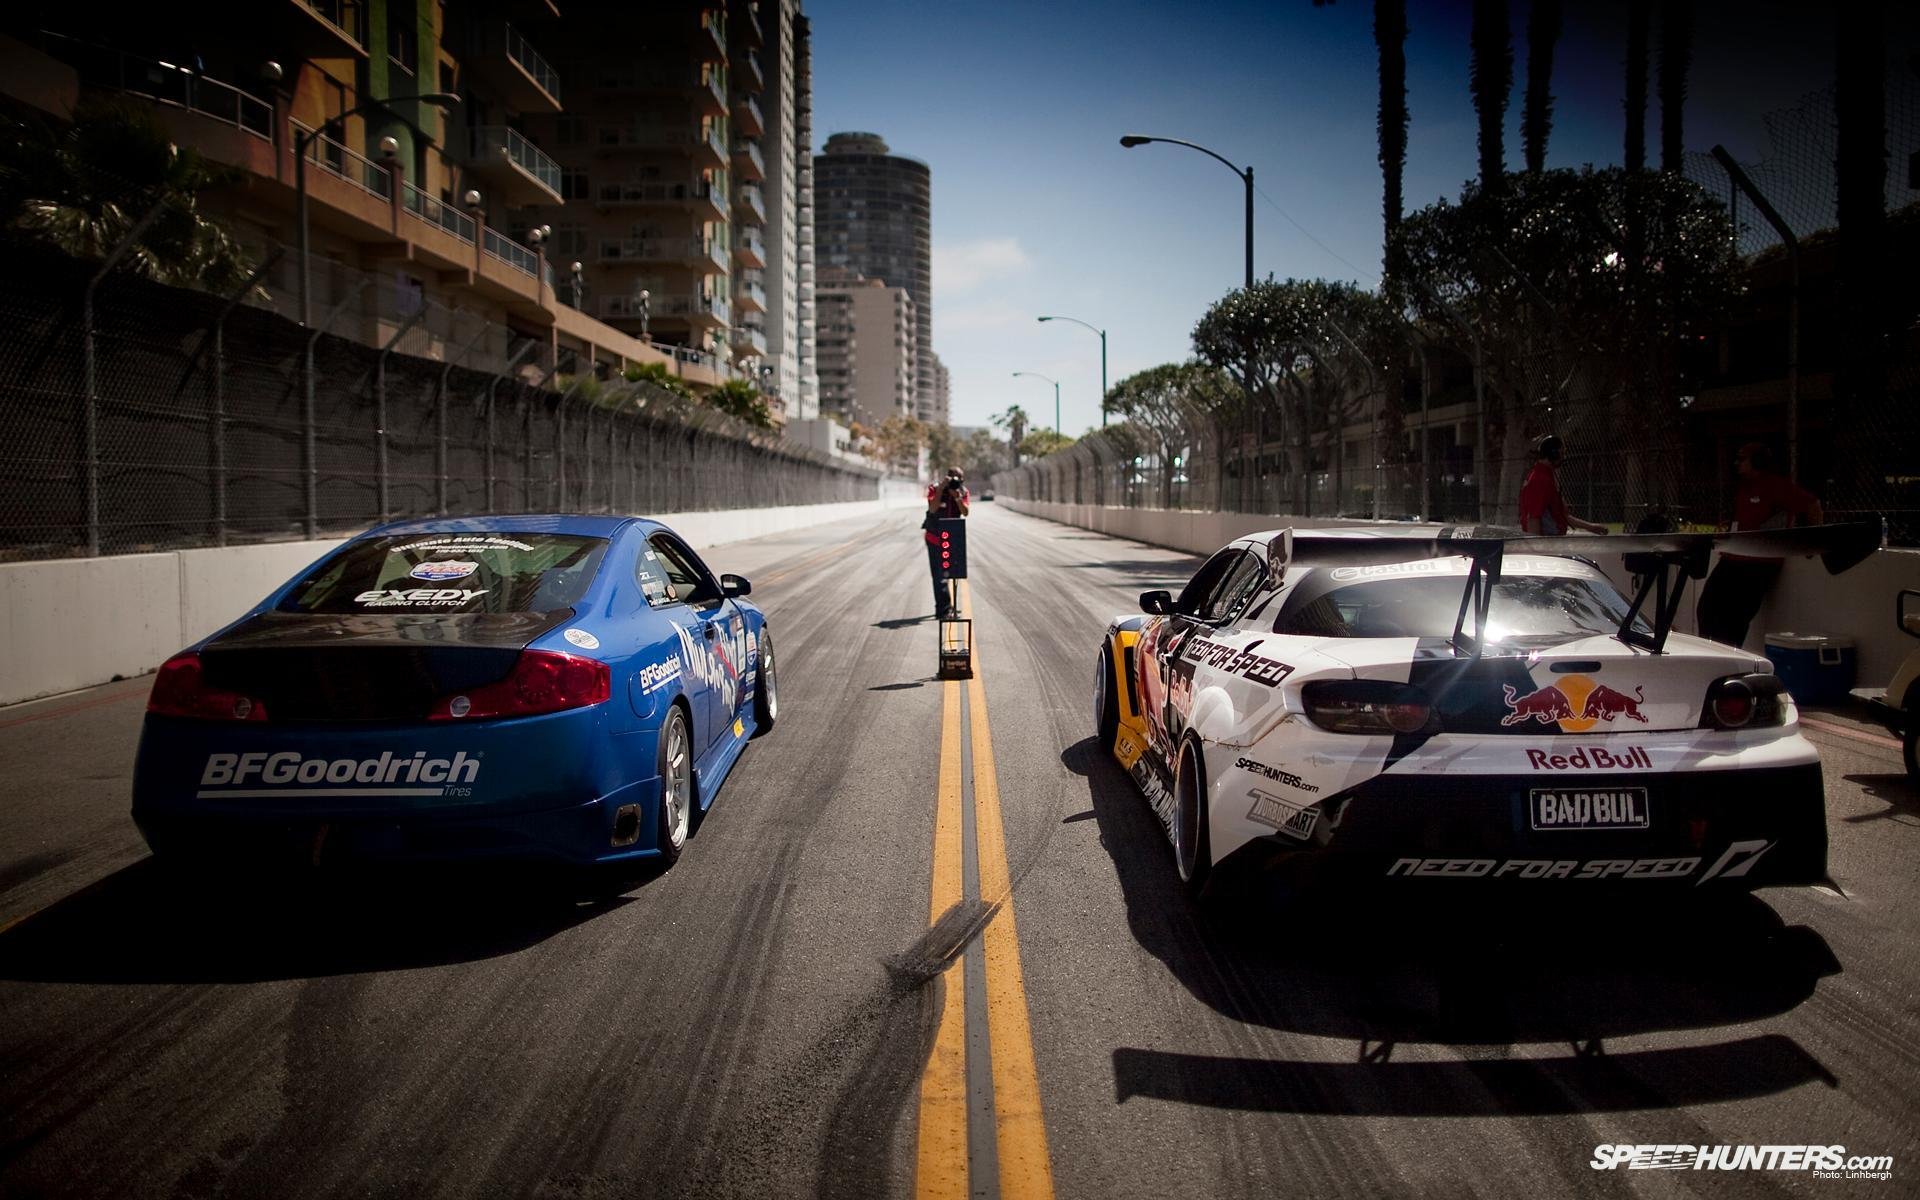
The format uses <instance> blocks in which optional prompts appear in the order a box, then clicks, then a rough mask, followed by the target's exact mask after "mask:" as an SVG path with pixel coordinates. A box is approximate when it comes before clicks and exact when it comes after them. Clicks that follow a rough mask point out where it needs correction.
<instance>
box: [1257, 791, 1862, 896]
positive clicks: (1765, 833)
mask: <svg viewBox="0 0 1920 1200" xmlns="http://www.w3.org/2000/svg"><path fill="white" fill-rule="evenodd" d="M1545 792H1552V793H1562V794H1564V795H1565V796H1566V799H1567V800H1568V801H1569V802H1573V803H1579V802H1578V801H1577V798H1578V797H1579V796H1582V795H1586V796H1595V795H1606V796H1609V797H1614V798H1617V797H1619V796H1620V794H1621V793H1623V792H1629V793H1631V794H1630V796H1629V797H1628V798H1627V799H1626V800H1625V801H1624V802H1622V801H1618V800H1617V799H1610V800H1609V801H1608V803H1609V804H1612V805H1615V807H1616V811H1617V813H1625V814H1626V816H1625V817H1624V818H1623V819H1617V820H1616V821H1615V823H1616V824H1619V825H1626V824H1628V823H1629V822H1633V823H1635V827H1631V828H1627V827H1617V828H1596V827H1590V826H1582V825H1579V824H1574V825H1571V826H1561V827H1548V828H1537V827H1536V826H1537V825H1538V824H1539V814H1538V812H1537V811H1536V809H1537V806H1538V805H1539V804H1540V803H1541V802H1542V795H1541V794H1542V793H1545ZM1549 799H1550V797H1549ZM1301 824H1305V822H1304V820H1303V821H1302V822H1301ZM1242 856H1244V857H1245V858H1247V859H1249V860H1255V861H1261V862H1264V863H1266V864H1267V865H1272V866H1280V867H1284V868H1286V869H1289V870H1298V871H1306V872H1310V873H1312V874H1314V875H1316V876H1324V877H1328V878H1330V879H1340V880H1344V881H1352V882H1359V881H1368V880H1371V881H1376V882H1381V883H1389V884H1392V885H1401V884H1414V883H1421V884H1426V883H1431V884H1436V885H1447V886H1454V887H1467V886H1472V885H1492V884H1501V885H1512V886H1513V887H1516V888H1520V889H1528V888H1532V889H1544V888H1547V887H1550V886H1552V885H1554V884H1568V885H1575V886H1602V885H1614V884H1617V885H1621V886H1626V887H1633V888H1654V887H1660V886H1668V887H1671V886H1682V887H1687V888H1696V887H1701V886H1703V885H1705V886H1708V887H1710V888H1712V889H1713V890H1716V891H1720V890H1745V889H1751V888H1755V887H1766V886H1772V885H1777V884H1806V883H1818V882H1821V881H1822V880H1824V879H1825V878H1826V874H1827V828H1826V802H1825V792H1824V789H1823V786H1822V779H1821V773H1820V765H1819V764H1818V763H1800V764H1794V765H1788V766H1777V767H1765V768H1755V769H1746V770H1721V771H1701V772H1669V773H1648V774H1645V775H1636V776H1632V777H1630V778H1625V779H1623V778H1622V777H1620V776H1619V775H1606V776H1599V777H1586V778H1581V777H1578V776H1575V777H1565V776H1556V777H1553V778H1551V779H1543V778H1542V777H1541V776H1540V775H1467V776H1447V775H1402V774H1386V775H1381V776H1378V777H1376V778H1374V779H1372V780H1370V781H1368V782H1366V783H1363V784H1361V785H1359V786H1357V787H1355V788H1352V789H1351V790H1349V791H1347V792H1345V793H1342V794H1341V795H1339V796H1335V797H1332V798H1330V799H1329V800H1328V801H1327V802H1326V803H1325V804H1324V805H1321V806H1320V811H1319V815H1318V818H1317V820H1315V821H1314V822H1313V824H1312V827H1311V829H1310V831H1309V832H1308V834H1307V836H1305V837H1303V836H1301V831H1300V829H1299V828H1298V826H1296V827H1295V828H1294V830H1293V832H1292V833H1291V834H1289V833H1274V832H1265V833H1263V836H1261V837H1260V839H1259V840H1258V841H1256V842H1252V843H1249V844H1248V845H1247V846H1245V847H1244V848H1243V849H1242V850H1241V851H1240V852H1239V854H1238V855H1236V857H1242Z"/></svg>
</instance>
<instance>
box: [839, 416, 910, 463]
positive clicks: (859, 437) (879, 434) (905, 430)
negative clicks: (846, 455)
mask: <svg viewBox="0 0 1920 1200" xmlns="http://www.w3.org/2000/svg"><path fill="white" fill-rule="evenodd" d="M853 435H854V440H855V441H856V442H857V443H858V444H859V445H860V447H861V450H862V452H863V453H865V454H866V455H867V456H868V457H869V458H873V459H877V460H878V461H879V462H881V463H883V464H885V465H886V466H887V467H888V468H890V469H891V470H893V471H895V472H896V473H899V474H903V475H917V474H918V473H919V471H920V449H921V447H923V446H925V445H926V443H927V427H926V425H924V424H923V423H921V422H919V421H916V420H915V419H913V418H912V417H908V416H903V415H901V414H899V413H895V414H894V415H893V416H890V417H888V418H887V419H886V420H884V421H882V422H881V423H880V424H879V425H877V426H865V425H855V426H854V427H853Z"/></svg>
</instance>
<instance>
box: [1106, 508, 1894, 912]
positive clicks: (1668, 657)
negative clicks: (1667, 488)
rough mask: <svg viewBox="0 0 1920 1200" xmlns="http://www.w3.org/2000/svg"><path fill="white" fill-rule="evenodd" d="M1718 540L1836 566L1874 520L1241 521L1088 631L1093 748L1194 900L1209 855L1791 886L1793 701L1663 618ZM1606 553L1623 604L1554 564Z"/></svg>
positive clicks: (1540, 886)
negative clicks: (1113, 761)
mask: <svg viewBox="0 0 1920 1200" xmlns="http://www.w3.org/2000/svg"><path fill="white" fill-rule="evenodd" d="M1836 531H1838V532H1836ZM1507 532H1513V531H1507ZM1742 538H1745V539H1749V540H1752V541H1753V542H1754V546H1753V547H1752V549H1755V550H1758V551H1760V552H1772V553H1782V552H1789V553H1798V554H1806V553H1811V552H1815V551H1820V550H1831V551H1832V553H1831V554H1830V555H1829V557H1828V566H1829V569H1834V570H1838V569H1844V568H1845V567H1846V566H1851V565H1852V564H1853V562H1857V561H1859V558H1861V557H1864V556H1865V554H1866V553H1869V552H1871V548H1872V546H1873V545H1874V544H1875V542H1876V541H1877V531H1874V530H1866V531H1862V530H1859V529H1856V528H1855V527H1850V526H1847V527H1823V528H1815V529H1803V530H1790V531H1784V532H1783V533H1782V534H1780V535H1778V536H1776V537H1775V538H1773V540H1772V541H1770V542H1769V543H1768V544H1767V545H1765V546H1761V545H1759V542H1760V541H1765V540H1766V538H1765V536H1764V535H1759V534H1753V535H1749V534H1735V535H1718V536H1716V535H1702V534H1694V535H1669V536H1664V537H1625V536H1612V537H1579V538H1572V537H1569V538H1544V539H1543V538H1538V537H1534V538H1527V537H1522V536H1519V535H1518V534H1517V533H1513V536H1510V537H1509V536H1504V535H1503V534H1502V533H1499V532H1488V531H1460V532H1459V533H1458V534H1456V531H1453V530H1439V531H1435V532H1434V533H1431V534H1424V533H1423V534H1419V535H1417V536H1415V535H1411V534H1402V533H1400V532H1399V531H1397V530H1323V531H1312V532H1309V531H1293V530H1278V531H1273V532H1269V533H1262V534H1255V535H1253V536H1251V537H1246V538H1242V539H1240V540H1239V541H1236V542H1234V543H1233V544H1231V545H1229V546H1227V547H1226V548H1225V549H1223V550H1221V551H1220V552H1219V553H1217V554H1215V555H1214V556H1213V557H1212V558H1210V559H1208V560H1207V563H1206V565H1205V566H1203V567H1201V569H1200V571H1199V572H1198V573H1197V574H1196V575H1194V577H1193V578H1192V580H1191V581H1189V582H1188V584H1187V586H1186V588H1185V589H1184V590H1183V591H1182V592H1181V593H1180V594H1179V596H1177V597H1175V596H1173V595H1171V594H1170V593H1168V592H1148V593H1145V594H1144V595H1142V596H1141V607H1142V608H1143V609H1144V610H1145V612H1146V613H1147V614H1148V615H1145V616H1132V617H1125V618H1121V619H1118V620H1116V621H1115V622H1114V623H1113V624H1112V625H1111V626H1110V627H1109V628H1108V630H1107V634H1106V637H1105V639H1104V641H1103V643H1102V645H1101V647H1100V653H1099V661H1098V666H1097V668H1096V673H1095V692H1094V696H1095V699H1094V708H1095V719H1096V723H1097V730H1098V736H1099V740H1100V744H1101V745H1102V746H1103V747H1104V748H1106V749H1107V750H1108V751H1109V752H1111V753H1112V754H1114V755H1115V756H1116V757H1117V758H1118V759H1119V761H1120V763H1121V765H1122V766H1123V767H1125V768H1126V769H1127V770H1128V772H1129V773H1130V774H1131V775H1132V777H1133V779H1134V781H1135V782H1136V783H1137V784H1138V785H1139V787H1140V788H1141V790H1142V791H1143V792H1144V793H1145V794H1146V796H1147V798H1148V800H1149V801H1150V803H1151V804H1152V807H1153V810H1154V812H1155V814H1156V815H1157V816H1158V817H1159V819H1160V822H1161V824H1162V825H1163V826H1164V827H1165V829H1166V832H1167V835H1168V837H1169V839H1170V840H1171V841H1172V843H1173V849H1174V859H1175V865H1176V867H1177V870H1178V873H1179V875H1180V878H1181V879H1182V880H1183V881H1184V882H1185V883H1186V884H1187V885H1188V887H1189V889H1190V890H1192V891H1193V892H1195V893H1196V894H1198V893H1199V892H1200V890H1201V888H1202V887H1203V885H1205V884H1206V882H1207V880H1208V876H1209V873H1210V872H1212V871H1214V870H1215V869H1216V868H1218V867H1220V866H1222V865H1223V864H1224V863H1226V862H1227V860H1229V859H1237V860H1238V861H1240V862H1258V863H1261V864H1263V865H1267V866H1275V867H1283V868H1284V869H1286V870H1287V871H1289V872H1292V873H1295V874H1296V875H1297V876H1298V877H1299V879H1300V880H1301V881H1302V882H1317V881H1321V880H1325V881H1328V882H1332V881H1336V880H1341V879H1344V880H1349V881H1353V880H1358V881H1362V882H1366V883H1368V884H1369V885H1370V886H1375V887H1378V886H1382V885H1387V886H1396V885H1400V884H1402V883H1403V882H1405V883H1413V882H1414V881H1420V882H1430V883H1432V884H1433V885H1436V886H1440V885H1448V886H1462V885H1471V884H1473V883H1475V882H1484V883H1486V884H1489V885H1507V886H1511V887H1513V888H1517V889H1523V890H1524V889H1529V888H1530V889H1534V890H1536V891H1546V890H1549V889H1555V888H1559V887H1565V888H1572V889H1577V888H1580V887H1583V886H1585V885H1590V884H1592V885H1598V884H1605V883H1619V884H1621V885H1623V886H1632V887H1636V888H1653V887H1656V886H1657V885H1669V886H1673V885H1678V886H1682V887H1684V888H1687V889H1692V888H1697V887H1701V886H1703V885H1704V886H1706V887H1707V888H1708V890H1709V892H1710V893H1711V892H1723V891H1730V890H1737V889H1747V888H1752V887H1757V886H1762V885H1768V884H1781V883H1811V882H1817V881H1819V880H1821V879H1822V878H1824V877H1825V874H1826V854H1827V830H1826V816H1825V795H1824V790H1823V787H1822V779H1821V773H1820V762H1819V758H1818V755H1817V754H1816V752H1815V750H1814V747H1813V745H1812V744H1811V743H1810V742H1808V741H1807V739H1806V738H1805V737H1803V736H1802V734H1801V732H1800V729H1799V725H1798V717H1797V710H1796V708H1795V706H1794V702H1793V700H1792V698H1791V697H1790V696H1789V695H1788V694H1787V692H1786V691H1785V689H1784V688H1782V686H1781V684H1780V681H1779V680H1778V679H1777V678H1776V677H1775V676H1774V675H1773V673H1772V668H1771V665H1770V664H1769V663H1768V662H1767V660H1766V659H1764V658H1757V657H1755V656H1754V655H1752V654H1749V653H1747V652H1745V651H1743V650H1739V649H1736V648H1734V647H1731V646H1723V645H1719V644H1716V643H1713V642H1708V641H1704V640H1702V639H1699V638H1694V637H1687V636H1684V635H1680V634H1672V633H1671V631H1670V627H1671V624H1672V620H1673V616H1674V613H1675V611H1676V610H1677V607H1678V599H1677V597H1678V595H1679V594H1680V592H1679V588H1678V586H1677V578H1675V576H1677V575H1678V574H1692V575H1694V577H1698V575H1699V574H1700V573H1704V570H1705V562H1706V556H1707V553H1708V551H1709V550H1710V548H1711V546H1712V544H1713V543H1714V542H1716V541H1718V542H1722V543H1726V544H1728V545H1729V546H1731V544H1732V542H1733V541H1734V540H1736V539H1742ZM1743 548H1745V547H1743ZM1615 550H1617V551H1637V552H1639V553H1634V554H1630V555H1629V559H1628V561H1629V563H1630V569H1632V570H1635V571H1640V572H1646V574H1645V575H1643V579H1644V581H1645V587H1643V588H1642V589H1641V590H1640V591H1639V592H1638V593H1637V595H1636V596H1635V597H1634V598H1632V599H1629V598H1628V597H1627V596H1624V595H1622V594H1621V592H1620V591H1619V590H1618V589H1616V588H1615V587H1614V585H1613V584H1612V583H1611V582H1609V581H1608V579H1607V577H1606V576H1605V575H1604V574H1602V573H1601V571H1600V570H1598V569H1597V568H1596V567H1595V566H1593V565H1592V564H1591V563H1590V562H1589V561H1587V560H1586V559H1583V558H1580V557H1576V556H1575V555H1576V554H1577V553H1579V552H1581V551H1585V552H1586V553H1589V554H1592V553H1603V552H1608V551H1615ZM1656 576H1657V577H1658V578H1656ZM1670 585H1671V586H1670ZM1670 596H1671V598H1670V599H1669V597H1670ZM1663 601H1664V602H1663Z"/></svg>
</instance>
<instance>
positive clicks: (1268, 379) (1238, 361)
mask: <svg viewBox="0 0 1920 1200" xmlns="http://www.w3.org/2000/svg"><path fill="white" fill-rule="evenodd" d="M1400 336H1401V334H1400V328H1399V324H1398V322H1397V321H1396V320H1395V318H1394V314H1393V312H1392V310H1391V309H1390V308H1389V306H1388V305H1387V303H1386V302H1385V301H1384V300H1383V299H1382V298H1381V297H1380V296H1378V295H1376V294H1374V293H1372V292H1364V291H1361V290H1360V289H1359V288H1357V287H1355V286H1354V285H1352V284H1350V283H1333V282H1328V281H1327V280H1323V279H1304V280H1303V279H1289V280H1286V281H1285V282H1279V283H1276V282H1275V281H1273V280H1271V279H1269V280H1266V281H1265V282H1263V283H1256V284H1254V285H1253V287H1251V288H1246V289H1241V290H1238V291H1233V292H1229V293H1228V294H1227V295H1226V297H1225V298H1224V299H1222V300H1220V301H1218V302H1216V303H1215V304H1214V305H1213V307H1212V308H1210V309H1208V310H1207V313H1206V315H1205V316H1203V317H1201V318H1200V322H1199V324H1197V325H1196V326H1194V330H1193V347H1194V350H1195V351H1196V352H1197V353H1198V354H1199V356H1200V358H1201V359H1202V360H1203V361H1205V362H1207V363H1209V364H1211V365H1212V366H1214V367H1215V368H1217V369H1219V370H1221V371H1224V372H1225V373H1226V374H1227V375H1228V376H1229V377H1231V378H1232V380H1233V381H1234V383H1235V384H1237V385H1238V386H1239V390H1240V391H1241V392H1242V393H1243V394H1244V395H1245V396H1246V398H1247V400H1248V401H1249V402H1250V403H1251V405H1252V413H1251V415H1252V417H1253V425H1254V437H1255V445H1256V446H1260V445H1264V443H1265V441H1266V438H1267V430H1268V428H1269V427H1271V428H1272V431H1273V433H1274V434H1275V435H1276V436H1277V437H1278V440H1279V441H1280V443H1281V445H1282V446H1283V447H1284V453H1285V458H1286V470H1285V472H1284V479H1283V482H1285V483H1287V484H1289V485H1290V489H1291V491H1292V493H1293V502H1294V504H1295V506H1296V507H1295V510H1294V511H1296V512H1299V513H1301V514H1302V515H1311V513H1312V499H1311V496H1310V492H1309V488H1310V481H1311V475H1312V469H1313V458H1314V437H1315V434H1316V433H1317V432H1320V431H1323V430H1327V429H1338V428H1339V427H1340V426H1341V425H1344V424H1345V423H1346V421H1347V419H1348V418H1349V417H1351V416H1352V414H1353V413H1355V412H1356V411H1357V410H1358V408H1359V406H1360V405H1361V404H1362V403H1363V402H1364V400H1365V399H1366V398H1367V397H1369V396H1372V395H1375V394H1378V392H1379V391H1380V390H1381V388H1382V386H1383V382H1382V380H1383V376H1382V372H1381V371H1380V368H1379V365H1378V364H1380V363H1382V362H1384V361H1386V360H1387V359H1388V358H1389V357H1392V356H1395V355H1397V354H1399V353H1400V352H1401V351H1400V350H1399V349H1398V348H1397V343H1398V341H1399V338H1400ZM1334 460H1335V468H1336V470H1338V464H1339V455H1338V453H1337V452H1336V453H1335V455H1334ZM1242 474H1243V476H1244V475H1245V468H1244V464H1243V469H1242Z"/></svg>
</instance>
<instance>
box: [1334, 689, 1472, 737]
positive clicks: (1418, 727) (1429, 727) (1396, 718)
mask: <svg viewBox="0 0 1920 1200" xmlns="http://www.w3.org/2000/svg"><path fill="white" fill-rule="evenodd" d="M1301 699H1302V700H1303V701H1304V703H1305V704H1306V708H1307V719H1308V720H1310V721H1312V722H1313V723H1314V724H1315V725H1318V726H1319V727H1320V728H1322V729H1324V730H1326V731H1328V732H1329V733H1385V734H1399V733H1434V732H1437V731H1438V730H1439V728H1440V723H1439V720H1438V718H1437V717H1436V716H1435V714H1434V711H1433V700H1432V699H1431V698H1430V697H1429V696H1428V695H1427V694H1426V692H1424V691H1422V690H1421V689H1419V688H1417V687H1413V686H1412V685H1410V684H1405V683H1393V682H1390V681H1388V680H1384V679H1334V680H1323V681H1321V682H1318V683H1309V684H1308V685H1307V686H1306V687H1304V688H1302V689H1301Z"/></svg>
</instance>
